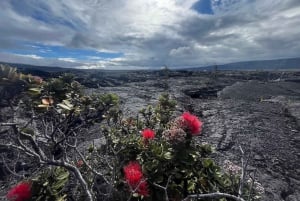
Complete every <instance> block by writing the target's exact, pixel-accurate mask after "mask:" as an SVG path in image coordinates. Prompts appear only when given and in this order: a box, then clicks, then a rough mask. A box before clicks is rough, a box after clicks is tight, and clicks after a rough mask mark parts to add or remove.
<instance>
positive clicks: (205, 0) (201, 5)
mask: <svg viewBox="0 0 300 201" xmlns="http://www.w3.org/2000/svg"><path fill="white" fill-rule="evenodd" d="M192 9H194V10H196V11H197V12H199V13H201V14H207V15H213V14H214V12H213V10H212V7H211V1H210V0H199V1H197V2H196V3H195V4H194V5H193V6H192Z"/></svg>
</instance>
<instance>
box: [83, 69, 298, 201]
mask: <svg viewBox="0 0 300 201" xmlns="http://www.w3.org/2000/svg"><path fill="white" fill-rule="evenodd" d="M283 75H284V76H285V78H284V76H283ZM299 80H300V76H299V73H298V74H297V73H277V76H276V74H275V75H274V74H272V73H266V72H261V73H257V72H252V73H249V72H248V73H241V72H240V73H238V72H235V73H232V72H226V73H222V74H220V73H219V74H217V75H216V74H214V75H210V74H205V73H204V74H198V75H191V76H188V77H186V76H174V77H170V78H162V79H158V78H157V79H155V78H152V79H147V80H146V81H142V82H141V81H138V82H130V83H126V84H123V85H121V86H115V87H112V86H110V87H99V88H98V89H90V90H89V91H90V92H94V93H103V92H113V93H116V94H118V95H119V96H120V97H121V100H122V107H123V109H124V111H125V115H131V116H134V115H137V111H138V110H139V109H141V108H143V107H144V106H146V105H148V104H155V102H157V98H158V96H159V94H161V93H164V92H167V93H169V94H170V95H171V96H172V97H173V98H174V99H176V100H177V102H178V108H177V113H178V114H180V113H181V112H183V111H186V110H188V111H190V112H192V113H194V114H196V115H198V116H200V117H201V118H202V120H203V122H204V130H203V134H202V136H200V137H199V139H198V140H199V141H203V142H209V143H211V144H213V145H214V146H215V147H216V151H217V152H216V154H215V157H216V159H217V161H219V162H220V163H222V161H224V160H225V159H229V160H231V161H233V162H235V163H236V164H239V165H240V163H241V162H240V161H241V157H242V154H241V151H240V147H241V148H242V149H243V151H244V153H245V155H244V159H245V160H248V169H249V171H252V172H255V173H256V177H257V178H258V180H259V181H260V182H261V183H262V185H263V186H264V188H265V195H264V198H263V200H265V201H282V200H285V201H299V200H300V176H299V175H300V160H299V157H300V143H299V142H300V82H299Z"/></svg>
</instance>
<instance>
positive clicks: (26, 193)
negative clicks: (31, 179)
mask: <svg viewBox="0 0 300 201" xmlns="http://www.w3.org/2000/svg"><path fill="white" fill-rule="evenodd" d="M30 197H31V185H30V183H28V182H21V183H19V184H18V185H16V186H15V187H13V188H12V189H10V190H9V191H8V193H7V195H6V198H7V199H8V200H10V201H26V200H29V199H30Z"/></svg>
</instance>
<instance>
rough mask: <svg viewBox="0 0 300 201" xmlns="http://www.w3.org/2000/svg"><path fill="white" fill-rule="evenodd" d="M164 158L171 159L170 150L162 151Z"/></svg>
mask: <svg viewBox="0 0 300 201" xmlns="http://www.w3.org/2000/svg"><path fill="white" fill-rule="evenodd" d="M164 158H165V159H167V160H171V159H172V153H171V152H166V153H164Z"/></svg>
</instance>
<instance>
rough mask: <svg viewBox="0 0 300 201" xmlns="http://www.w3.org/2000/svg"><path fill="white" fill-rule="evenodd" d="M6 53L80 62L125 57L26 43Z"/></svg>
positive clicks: (118, 53) (119, 53)
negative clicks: (69, 59)
mask: <svg viewBox="0 0 300 201" xmlns="http://www.w3.org/2000/svg"><path fill="white" fill-rule="evenodd" d="M5 52H6V53H13V54H22V55H37V56H39V57H43V58H72V59H74V60H78V61H85V60H94V61H96V60H105V59H113V58H119V57H123V56H124V54H123V53H121V52H104V51H103V52H101V51H96V50H91V49H72V48H67V47H63V46H50V45H42V44H34V43H26V44H24V46H23V48H20V49H7V50H5Z"/></svg>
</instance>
